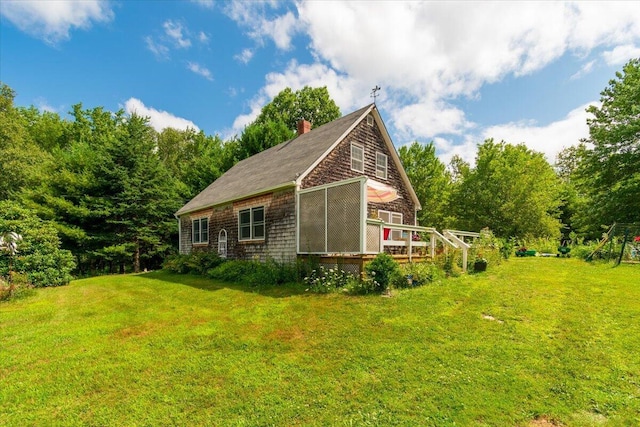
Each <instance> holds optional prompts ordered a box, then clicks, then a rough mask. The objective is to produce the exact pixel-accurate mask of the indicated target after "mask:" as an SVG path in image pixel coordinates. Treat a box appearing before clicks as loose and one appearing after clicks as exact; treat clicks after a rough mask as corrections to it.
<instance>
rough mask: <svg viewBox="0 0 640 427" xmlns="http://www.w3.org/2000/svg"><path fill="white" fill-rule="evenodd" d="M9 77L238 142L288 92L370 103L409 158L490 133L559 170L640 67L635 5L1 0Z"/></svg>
mask: <svg viewBox="0 0 640 427" xmlns="http://www.w3.org/2000/svg"><path fill="white" fill-rule="evenodd" d="M0 16H1V23H0V80H2V82H4V83H6V84H8V85H9V86H11V87H12V88H13V89H14V90H15V91H16V92H17V98H16V104H17V105H23V106H28V105H35V106H36V107H38V108H40V109H42V110H50V111H56V112H58V113H60V114H62V115H66V113H67V112H68V111H70V109H71V106H72V105H73V104H76V103H79V102H82V104H83V105H84V106H85V107H87V108H92V107H96V106H102V107H104V108H106V109H109V110H113V111H115V110H118V109H120V108H122V109H125V110H126V111H127V112H132V111H136V112H137V113H139V114H142V115H145V116H149V117H150V119H151V123H152V125H153V126H154V127H156V128H157V129H162V128H163V127H166V126H172V127H178V128H184V127H186V126H192V127H196V128H198V129H201V130H203V131H204V132H205V133H207V134H219V135H220V136H222V137H223V138H228V137H230V136H231V135H234V134H239V133H240V132H241V131H242V128H243V127H244V125H246V124H247V123H249V122H250V121H251V120H253V119H254V118H255V117H256V115H257V114H258V113H259V111H260V108H261V107H262V106H263V105H265V104H266V103H268V102H269V101H270V100H271V99H272V98H273V96H275V95H276V94H277V93H278V92H279V91H280V90H282V89H283V88H285V87H291V88H293V89H299V88H301V87H303V86H305V85H310V86H327V87H328V89H329V92H330V94H331V96H332V97H333V99H334V100H335V101H336V102H337V103H338V105H339V106H340V108H341V111H342V113H343V114H346V113H349V112H351V111H353V110H355V109H358V108H360V107H362V106H364V105H367V104H368V103H370V102H372V98H371V97H370V92H371V89H372V88H373V87H374V86H376V85H379V86H380V87H381V88H382V90H381V91H380V96H379V97H378V99H377V105H378V108H379V109H380V111H381V114H382V117H383V119H384V120H385V123H386V125H387V128H388V130H389V132H390V134H391V137H392V139H393V141H394V143H395V144H396V146H397V147H400V146H402V145H404V144H408V143H411V142H413V141H415V140H417V141H420V142H429V141H434V142H435V144H436V147H437V153H438V155H439V156H440V158H441V159H442V160H443V161H445V162H448V160H449V159H450V158H451V156H453V155H454V154H458V155H461V156H462V157H463V158H465V159H466V160H473V157H474V155H475V147H476V144H478V143H480V142H482V141H483V140H484V139H485V138H489V137H493V138H495V139H497V140H505V141H507V142H510V143H520V142H524V143H526V144H527V145H528V146H529V147H531V148H533V149H535V150H537V151H542V152H544V153H545V154H546V155H547V157H548V158H549V160H550V161H553V160H554V159H555V155H556V153H557V152H558V151H559V150H560V149H562V148H563V147H566V146H569V145H573V144H576V143H577V142H578V141H579V139H580V138H581V137H585V136H587V132H588V129H587V127H586V118H587V117H588V116H587V114H586V113H585V111H584V110H585V108H586V106H587V105H589V104H593V103H597V102H598V100H599V97H600V92H601V91H602V90H603V89H604V88H605V87H606V85H607V82H608V81H609V79H611V78H613V77H614V75H615V72H616V71H618V70H620V69H621V67H622V65H623V64H624V63H626V62H627V61H628V60H629V59H630V58H633V57H640V7H638V4H637V3H635V2H620V3H616V2H606V3H605V2H580V3H564V2H553V3H552V2H541V3H536V2H496V3H493V2H416V1H413V2H407V3H403V2H385V1H371V2H367V1H359V2H349V1H298V2H257V1H252V2H248V1H227V2H213V1H207V0H203V1H153V0H147V1H100V0H84V1H81V2H74V1H64V0H62V1H57V2H53V1H45V0H41V1H35V2H31V1H13V0H3V1H2V2H0Z"/></svg>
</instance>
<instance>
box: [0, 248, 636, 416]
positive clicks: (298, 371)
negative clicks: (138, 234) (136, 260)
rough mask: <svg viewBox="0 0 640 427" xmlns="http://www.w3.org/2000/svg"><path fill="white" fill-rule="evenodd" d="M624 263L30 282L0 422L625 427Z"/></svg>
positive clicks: (631, 287)
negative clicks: (309, 286)
mask: <svg viewBox="0 0 640 427" xmlns="http://www.w3.org/2000/svg"><path fill="white" fill-rule="evenodd" d="M639 267H640V266H631V265H621V266H619V267H616V268H612V267H611V266H610V265H603V264H593V265H592V264H587V263H585V262H583V261H580V260H576V259H552V258H524V259H513V260H510V261H509V262H507V263H504V264H503V265H501V266H499V267H496V268H493V269H490V270H489V271H488V272H487V273H483V274H479V275H472V276H464V277H460V278H457V279H450V280H446V281H443V282H440V283H437V284H432V285H428V286H425V287H422V288H416V289H411V290H403V291H399V292H397V293H395V295H394V296H393V297H392V298H383V297H380V296H363V297H349V296H344V295H338V294H328V295H310V294H308V293H305V292H304V289H302V288H300V287H299V286H296V285H291V286H283V287H277V288H266V289H255V288H250V287H248V286H247V287H244V286H237V285H228V284H224V283H219V282H214V281H211V280H207V279H203V278H199V277H195V276H179V275H172V274H168V273H163V272H154V273H148V274H144V275H137V276H136V275H128V276H107V277H98V278H91V279H84V280H77V281H74V282H72V283H71V284H70V285H69V286H66V287H61V288H50V289H40V290H38V291H37V293H36V294H35V295H34V296H32V297H30V298H27V299H22V300H17V301H14V302H9V303H2V304H0V345H1V347H0V424H3V425H8V426H27V425H37V426H40V425H47V426H54V425H96V426H98V425H99V426H120V425H127V426H158V425H190V426H193V425H231V426H245V425H246V426H256V425H286V426H293V425H305V426H307V425H338V426H341V425H344V426H351V425H384V426H387V425H406V426H415V425H434V426H447V425H463V426H465V425H473V426H531V425H566V426H599V425H612V426H618V425H619V426H628V425H640V322H638V319H640V268H639Z"/></svg>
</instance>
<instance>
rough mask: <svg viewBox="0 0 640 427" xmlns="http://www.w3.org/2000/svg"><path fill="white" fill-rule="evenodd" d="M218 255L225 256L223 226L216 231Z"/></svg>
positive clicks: (225, 237)
mask: <svg viewBox="0 0 640 427" xmlns="http://www.w3.org/2000/svg"><path fill="white" fill-rule="evenodd" d="M218 255H220V258H226V257H227V230H225V229H224V228H223V229H222V230H220V233H218Z"/></svg>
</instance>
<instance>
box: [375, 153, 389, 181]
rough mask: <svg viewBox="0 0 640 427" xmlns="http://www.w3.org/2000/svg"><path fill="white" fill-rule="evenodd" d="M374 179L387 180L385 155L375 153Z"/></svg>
mask: <svg viewBox="0 0 640 427" xmlns="http://www.w3.org/2000/svg"><path fill="white" fill-rule="evenodd" d="M376 177H377V178H382V179H387V155H386V154H382V153H381V152H379V151H377V152H376Z"/></svg>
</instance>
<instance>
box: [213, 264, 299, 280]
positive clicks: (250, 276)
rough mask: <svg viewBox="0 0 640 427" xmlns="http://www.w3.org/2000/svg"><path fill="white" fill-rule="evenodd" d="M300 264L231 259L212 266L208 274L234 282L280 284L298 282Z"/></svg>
mask: <svg viewBox="0 0 640 427" xmlns="http://www.w3.org/2000/svg"><path fill="white" fill-rule="evenodd" d="M298 270H299V265H298V264H297V263H293V262H292V263H288V262H277V261H275V260H271V259H270V260H267V261H266V262H264V263H263V262H260V261H248V260H229V261H225V262H224V263H222V264H220V265H218V266H216V267H214V268H211V269H209V270H208V271H207V276H208V277H210V278H212V279H216V280H221V281H223V282H232V283H240V282H242V283H248V284H249V285H252V286H260V285H280V284H283V283H291V282H296V281H297V280H298V279H299V272H298Z"/></svg>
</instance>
